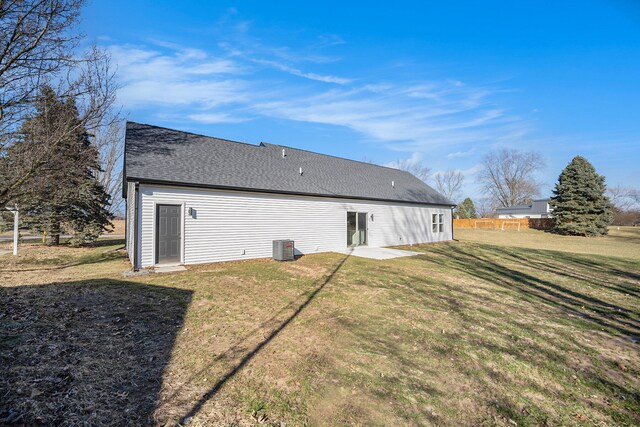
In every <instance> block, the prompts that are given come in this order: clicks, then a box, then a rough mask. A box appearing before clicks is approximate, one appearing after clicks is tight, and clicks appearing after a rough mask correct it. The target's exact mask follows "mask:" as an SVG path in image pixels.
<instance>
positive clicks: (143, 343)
mask: <svg viewBox="0 0 640 427" xmlns="http://www.w3.org/2000/svg"><path fill="white" fill-rule="evenodd" d="M191 294H192V292H191V291H187V290H182V289H175V288H167V287H158V286H150V285H145V284H139V283H134V282H126V281H119V280H112V279H98V280H89V281H83V282H66V283H54V284H48V285H36V286H32V285H29V286H16V287H2V288H0V396H1V397H0V398H1V401H0V425H4V424H18V425H59V424H65V425H153V424H154V420H153V412H154V410H155V408H156V402H157V400H158V398H159V392H160V387H161V384H162V377H163V373H164V370H165V367H166V366H167V364H168V362H169V360H170V357H171V351H172V348H173V345H174V342H175V339H176V336H177V334H178V332H179V331H180V329H181V328H182V325H183V321H184V316H185V312H186V310H187V307H188V305H189V303H190V301H191Z"/></svg>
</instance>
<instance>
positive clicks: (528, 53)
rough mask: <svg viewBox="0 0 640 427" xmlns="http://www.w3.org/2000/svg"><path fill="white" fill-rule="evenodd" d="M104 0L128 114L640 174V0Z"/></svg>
mask: <svg viewBox="0 0 640 427" xmlns="http://www.w3.org/2000/svg"><path fill="white" fill-rule="evenodd" d="M308 3H310V2H300V1H296V2H285V1H279V2H257V1H246V2H243V1H236V2H226V1H216V2H204V1H200V2H196V1H182V2H176V1H163V0H156V1H135V2H131V1H121V0H112V1H97V0H94V1H92V2H90V3H88V5H87V6H86V9H85V11H84V14H83V22H82V26H83V30H84V31H85V32H86V33H87V36H88V37H89V38H90V39H95V40H97V42H98V44H99V45H100V46H102V47H104V48H106V49H108V50H109V51H110V52H111V54H112V56H113V60H114V62H115V63H116V64H117V65H118V73H119V79H120V83H121V85H122V89H121V90H120V93H119V101H120V102H121V103H122V104H123V106H124V111H125V112H126V114H127V115H128V118H129V119H130V120H134V121H140V122H144V123H151V124H157V125H161V126H167V127H172V128H177V129H182V130H188V131H192V132H197V133H203V134H206V135H211V136H218V137H222V138H228V139H233V140H238V141H243V142H250V143H259V142H261V141H267V142H271V143H275V144H282V145H288V146H293V147H297V148H303V149H308V150H313V151H318V152H322V153H326V154H332V155H337V156H342V157H347V158H351V159H355V160H363V159H367V160H372V161H374V162H376V163H380V164H389V163H391V162H393V161H394V160H397V159H412V160H413V161H421V162H423V163H424V164H426V165H427V166H429V167H430V168H431V169H432V171H433V172H438V171H444V170H447V169H457V170H460V171H463V172H464V174H465V176H466V184H465V188H464V193H465V195H470V196H472V197H478V196H481V193H480V189H479V187H478V186H477V172H478V170H479V163H480V161H481V159H482V157H483V156H484V155H485V154H486V153H487V152H488V151H489V150H492V149H494V148H499V147H517V148H519V149H523V150H537V151H540V152H541V153H542V154H543V156H544V157H545V159H546V167H545V168H544V170H543V171H542V172H541V174H540V177H539V178H540V179H541V180H542V181H543V182H544V183H545V187H544V193H543V195H544V196H546V195H548V193H549V192H550V191H551V188H552V186H553V184H554V183H555V181H556V179H557V177H558V175H559V173H560V171H561V170H562V168H563V167H564V166H565V165H566V164H567V163H568V162H569V161H570V160H571V158H572V157H573V156H575V155H578V154H580V155H583V156H585V157H587V158H588V159H589V160H590V161H591V162H592V163H593V164H594V166H595V167H596V169H597V170H598V171H599V172H600V173H601V174H603V175H605V176H606V178H607V183H608V184H609V185H610V186H615V185H619V184H622V185H625V186H634V187H636V188H638V187H640V3H638V2H635V1H634V0H628V1H626V0H609V1H588V0H583V1H579V2H578V1H576V2H572V1H565V2H556V1H528V2H524V1H523V2H513V1H490V0H488V1H483V2H478V1H452V2H442V1H437V2H436V1H421V2H405V1H395V2H380V4H378V3H376V2H344V1H341V2H333V1H322V2H316V3H314V4H308Z"/></svg>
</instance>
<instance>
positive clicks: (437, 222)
mask: <svg viewBox="0 0 640 427" xmlns="http://www.w3.org/2000/svg"><path fill="white" fill-rule="evenodd" d="M431 232H432V233H444V214H442V213H432V214H431Z"/></svg>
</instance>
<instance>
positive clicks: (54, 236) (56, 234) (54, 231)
mask: <svg viewBox="0 0 640 427" xmlns="http://www.w3.org/2000/svg"><path fill="white" fill-rule="evenodd" d="M49 236H50V237H49V244H50V245H51V246H58V245H59V244H60V224H52V226H51V230H50V233H49Z"/></svg>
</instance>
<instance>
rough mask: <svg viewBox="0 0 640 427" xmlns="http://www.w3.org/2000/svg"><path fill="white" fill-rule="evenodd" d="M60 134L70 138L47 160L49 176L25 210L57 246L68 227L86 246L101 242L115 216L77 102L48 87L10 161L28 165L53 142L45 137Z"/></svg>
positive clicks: (26, 198) (34, 186) (25, 201)
mask: <svg viewBox="0 0 640 427" xmlns="http://www.w3.org/2000/svg"><path fill="white" fill-rule="evenodd" d="M54 132H59V133H60V132H63V134H64V135H65V138H64V140H63V142H62V143H61V144H59V145H58V146H57V147H56V150H55V151H54V152H53V153H52V154H51V156H50V157H48V158H47V159H46V161H45V164H44V165H43V166H42V172H43V173H41V174H39V176H38V178H36V179H34V180H33V182H32V183H30V185H29V186H28V187H27V188H26V190H25V193H24V194H23V196H22V197H21V210H22V211H23V212H24V213H25V219H26V220H27V221H28V223H29V224H30V226H31V227H32V228H33V229H35V230H37V231H41V232H44V231H46V232H47V233H48V234H49V235H50V236H51V239H50V243H51V244H52V245H57V244H59V242H60V234H61V233H62V231H63V229H65V228H66V229H68V230H69V231H71V232H73V233H74V238H73V239H72V243H75V244H81V243H85V242H87V241H91V240H94V239H96V238H97V237H98V236H99V235H100V233H101V232H102V231H104V230H105V229H106V227H107V226H108V225H109V224H110V222H109V221H110V219H111V218H112V216H111V214H110V213H109V211H108V209H107V208H108V206H109V195H108V194H107V193H106V192H105V191H104V188H103V187H102V185H100V183H99V182H98V180H97V179H96V172H97V171H98V170H99V167H100V166H99V160H98V159H99V157H98V156H99V153H98V150H97V148H96V147H95V146H94V145H93V144H91V143H90V141H89V136H88V134H87V131H86V129H85V128H84V126H82V124H81V122H80V119H79V115H78V110H77V108H76V106H75V103H74V101H73V99H72V98H69V99H67V100H63V99H60V98H59V97H58V96H57V94H56V93H55V91H54V90H53V89H52V88H51V87H49V86H45V87H44V88H43V90H42V92H41V93H40V96H39V97H38V99H37V101H36V105H35V113H34V115H33V116H32V117H30V118H29V119H27V120H26V121H25V123H24V125H23V127H22V132H21V134H22V139H21V141H20V142H19V143H17V144H16V145H15V146H14V147H12V148H11V153H10V157H11V158H12V159H13V161H14V162H16V163H20V162H25V163H28V162H29V161H30V155H32V154H33V153H35V152H37V150H38V147H39V145H41V144H42V143H43V142H42V141H46V140H48V139H47V138H46V137H44V136H45V135H50V134H51V133H54Z"/></svg>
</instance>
